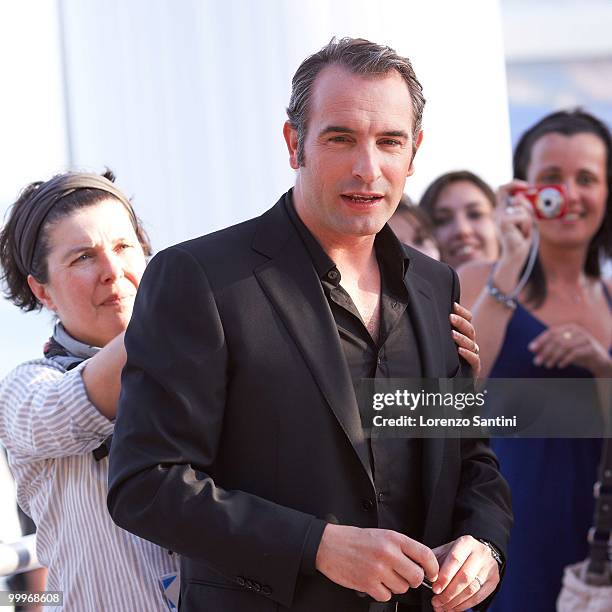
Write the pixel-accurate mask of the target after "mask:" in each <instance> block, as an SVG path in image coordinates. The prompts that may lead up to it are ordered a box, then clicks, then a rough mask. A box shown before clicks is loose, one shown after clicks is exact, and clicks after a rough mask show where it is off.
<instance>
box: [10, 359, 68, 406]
mask: <svg viewBox="0 0 612 612" xmlns="http://www.w3.org/2000/svg"><path fill="white" fill-rule="evenodd" d="M64 374H65V370H64V369H63V368H62V367H61V366H60V365H59V364H58V363H56V362H55V361H53V360H51V359H45V358H40V359H30V360H29V361H24V362H23V363H20V364H19V365H18V366H16V367H14V368H13V369H12V370H11V371H10V372H9V373H8V374H7V375H6V376H5V377H4V378H2V380H0V397H1V396H2V395H5V394H6V393H10V391H11V390H15V389H16V388H26V387H31V386H32V385H45V384H48V383H54V382H58V381H59V380H61V379H62V378H63V375H64Z"/></svg>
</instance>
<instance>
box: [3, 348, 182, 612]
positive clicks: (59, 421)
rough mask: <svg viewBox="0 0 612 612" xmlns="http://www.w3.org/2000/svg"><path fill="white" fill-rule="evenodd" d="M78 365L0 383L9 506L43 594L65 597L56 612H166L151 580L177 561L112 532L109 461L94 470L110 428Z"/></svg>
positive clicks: (30, 366) (19, 372)
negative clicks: (23, 526)
mask: <svg viewBox="0 0 612 612" xmlns="http://www.w3.org/2000/svg"><path fill="white" fill-rule="evenodd" d="M86 364H87V362H86V361H85V362H83V363H81V364H80V365H79V366H77V367H76V368H74V369H73V370H71V371H69V372H64V371H63V370H62V369H61V368H60V367H59V366H58V365H57V364H56V363H54V362H53V361H50V360H48V359H37V360H34V361H29V362H26V363H23V364H21V365H20V366H18V367H17V368H15V369H14V370H13V371H12V372H11V373H10V374H9V375H8V376H7V377H6V378H5V379H4V380H3V381H2V382H1V383H0V441H1V442H2V443H3V444H4V446H5V447H6V448H7V450H8V455H9V465H10V467H11V471H12V472H13V475H14V477H15V481H16V484H17V501H18V502H19V505H20V506H21V507H22V508H23V510H24V511H25V512H26V513H27V514H29V515H30V516H31V517H32V518H33V519H34V522H35V523H36V525H37V529H38V531H37V537H36V548H37V554H38V559H39V561H40V562H41V563H42V565H44V566H46V567H48V568H49V576H48V579H47V590H49V591H63V593H64V605H63V607H58V608H57V610H58V611H59V610H63V612H72V611H75V612H89V611H91V612H102V611H106V610H108V611H109V612H122V611H124V610H125V611H126V612H127V611H130V612H134V611H136V612H145V611H146V612H149V611H155V610H159V611H162V610H168V607H167V604H166V603H165V600H164V598H163V596H162V589H161V586H160V582H159V580H160V578H161V577H162V576H163V575H165V574H169V573H172V572H175V571H178V559H177V558H176V556H175V555H170V554H169V553H168V551H166V550H163V549H162V548H159V547H158V546H156V545H155V544H152V543H151V542H147V541H146V540H142V539H141V538H138V537H136V536H135V535H132V534H131V533H128V532H127V531H124V530H123V529H121V528H120V527H117V525H115V524H114V523H113V521H112V519H111V517H110V515H109V514H108V511H107V508H106V494H107V478H108V457H105V458H104V459H102V460H100V461H96V460H95V459H94V457H93V455H92V451H93V450H94V449H96V448H97V447H98V446H100V444H101V443H102V442H103V441H104V439H105V438H106V437H107V436H108V435H109V434H111V433H112V432H113V427H114V424H113V423H112V422H111V421H109V420H108V419H107V418H106V417H104V416H103V415H102V414H100V413H99V412H98V410H96V408H95V407H94V406H93V405H92V404H91V402H90V401H89V399H88V397H87V393H86V390H85V385H84V384H83V379H82V374H81V370H82V369H83V368H84V367H85V366H86ZM48 609H50V608H45V610H48ZM52 609H56V608H52Z"/></svg>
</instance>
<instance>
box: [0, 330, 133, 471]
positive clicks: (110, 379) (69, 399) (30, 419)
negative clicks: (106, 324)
mask: <svg viewBox="0 0 612 612" xmlns="http://www.w3.org/2000/svg"><path fill="white" fill-rule="evenodd" d="M124 362H125V349H124V347H123V334H121V335H120V336H118V337H117V338H115V339H114V340H113V341H111V342H110V343H109V344H108V345H106V346H105V347H104V348H103V349H102V350H100V352H99V353H98V354H97V355H95V356H94V357H92V358H91V359H88V360H87V361H85V362H83V363H82V364H80V365H79V366H77V367H76V368H74V369H73V370H70V371H69V372H63V371H61V370H60V369H59V368H58V367H55V366H54V365H53V364H52V363H50V362H45V361H43V360H38V361H33V362H28V363H24V364H22V365H21V366H18V367H17V368H15V370H13V371H12V372H11V373H10V374H9V375H8V376H7V377H6V378H5V379H4V380H3V381H2V383H0V406H1V407H2V409H1V410H0V440H1V441H2V442H3V444H4V445H5V446H6V448H7V449H8V451H9V453H10V454H11V455H12V460H16V457H25V458H27V459H30V458H55V457H67V456H70V455H78V454H85V453H88V452H91V451H93V450H95V449H96V448H97V447H98V446H99V445H100V444H101V443H102V442H103V441H104V439H105V438H106V437H107V436H109V435H110V434H111V433H112V432H113V423H112V420H111V419H114V416H115V413H116V405H117V400H118V396H119V388H120V376H121V369H122V367H123V364H124ZM17 460H18V459H17Z"/></svg>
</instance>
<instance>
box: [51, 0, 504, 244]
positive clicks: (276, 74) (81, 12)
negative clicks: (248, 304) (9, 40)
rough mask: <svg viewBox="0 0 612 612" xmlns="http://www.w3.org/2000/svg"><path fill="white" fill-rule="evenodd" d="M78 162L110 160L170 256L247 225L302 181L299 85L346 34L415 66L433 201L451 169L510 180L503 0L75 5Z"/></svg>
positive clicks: (420, 165) (71, 80) (70, 83)
mask: <svg viewBox="0 0 612 612" xmlns="http://www.w3.org/2000/svg"><path fill="white" fill-rule="evenodd" d="M60 7H61V14H62V22H63V32H64V36H65V48H66V79H67V92H68V100H69V109H70V123H69V125H70V133H71V144H72V149H71V153H72V159H73V162H74V163H75V164H77V165H78V166H81V167H84V168H92V167H93V168H96V169H99V168H100V167H102V166H103V165H105V164H108V165H110V166H111V167H112V168H113V169H114V170H115V171H116V173H117V175H118V183H119V184H120V185H122V186H123V187H124V188H125V190H126V191H127V192H128V193H129V194H130V195H133V196H134V202H135V205H136V208H137V210H138V211H139V213H140V215H141V217H143V219H144V220H145V222H146V224H147V227H148V228H149V230H150V234H151V236H152V238H153V242H154V246H155V247H156V248H161V247H164V246H166V245H168V244H170V243H173V242H177V241H179V240H184V239H186V238H190V237H193V236H196V235H199V234H202V233H206V232H208V231H211V230H213V229H217V228H220V227H223V226H226V225H229V224H231V223H234V222H237V221H241V220H244V219H246V218H249V217H251V216H254V215H255V214H258V213H259V212H261V211H263V210H265V209H266V208H268V207H269V206H270V205H271V204H273V203H274V202H275V201H276V199H277V198H278V196H279V195H280V194H281V193H282V192H283V191H285V190H286V189H287V188H288V187H289V186H290V185H291V184H292V174H291V171H290V169H289V166H288V163H287V154H286V152H285V147H284V142H283V140H282V135H281V128H282V124H283V122H284V120H285V118H286V117H285V111H284V109H285V106H286V104H287V101H288V99H289V91H290V82H291V77H292V75H293V73H294V71H295V69H296V68H297V66H298V65H299V63H300V61H301V60H302V59H304V58H305V57H306V56H307V55H308V54H310V53H312V52H314V51H316V50H318V48H320V47H321V46H323V45H324V44H325V43H326V42H327V41H328V40H329V39H330V38H331V37H332V36H333V35H337V36H344V35H351V36H363V37H366V38H370V39H372V40H375V41H377V42H383V43H387V44H390V45H391V46H393V47H395V48H396V49H397V50H398V51H399V52H400V53H402V54H405V55H408V56H409V57H411V58H412V59H413V62H414V66H415V70H416V72H417V75H418V76H419V78H420V79H421V81H422V83H423V86H424V90H425V95H426V97H427V99H428V102H427V106H426V109H425V118H424V129H425V132H426V135H425V140H424V144H423V148H422V150H421V151H420V152H419V154H418V157H417V161H416V168H417V173H416V175H415V177H414V178H413V179H411V182H410V183H409V185H408V187H407V191H408V193H410V194H411V195H413V196H417V195H419V194H420V193H421V192H422V190H423V189H424V187H425V186H426V184H427V183H428V182H429V181H430V180H431V179H432V178H434V177H435V176H436V175H437V174H439V173H441V172H444V171H446V170H449V169H451V168H462V167H467V168H470V169H473V170H475V171H477V172H479V173H480V174H482V175H483V176H484V177H485V178H487V179H488V180H490V181H492V182H493V183H499V182H500V181H502V180H505V179H507V178H508V177H509V171H510V144H509V142H510V141H509V128H508V117H507V103H506V85H505V71H504V55H503V45H502V35H501V21H500V12H499V4H498V2H497V1H496V0H472V1H471V2H456V1H454V0H433V1H431V0H430V1H427V2H425V1H421V2H407V1H406V0H399V1H395V0H384V1H376V0H350V1H349V0H333V1H332V0H309V1H308V2H288V1H282V0H258V1H253V0H228V1H225V2H223V3H219V2H216V1H205V0H183V1H181V2H172V3H170V2H166V1H164V0H132V1H131V2H129V3H126V2H124V1H122V0H106V1H105V2H103V3H102V2H98V1H96V0H61V1H60Z"/></svg>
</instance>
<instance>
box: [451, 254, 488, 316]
mask: <svg viewBox="0 0 612 612" xmlns="http://www.w3.org/2000/svg"><path fill="white" fill-rule="evenodd" d="M494 265H495V264H494V263H493V262H491V261H470V262H468V263H465V264H463V265H462V266H459V268H457V275H458V276H459V282H460V283H461V303H462V304H464V305H465V306H466V307H467V308H471V307H472V306H473V305H474V302H475V301H476V299H477V298H478V296H479V294H480V292H481V291H482V289H483V287H484V286H485V285H486V284H487V280H488V278H489V275H490V274H491V270H492V269H493V266H494Z"/></svg>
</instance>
